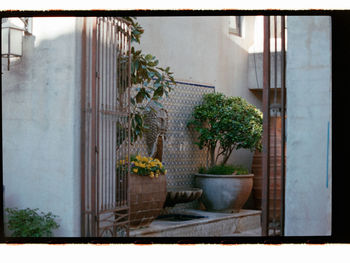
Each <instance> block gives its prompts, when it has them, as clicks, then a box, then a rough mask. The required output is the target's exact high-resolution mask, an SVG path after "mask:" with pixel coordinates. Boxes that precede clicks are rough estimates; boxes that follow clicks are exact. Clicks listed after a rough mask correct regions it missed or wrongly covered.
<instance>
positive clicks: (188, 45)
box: [136, 16, 261, 169]
mask: <svg viewBox="0 0 350 263" xmlns="http://www.w3.org/2000/svg"><path fill="white" fill-rule="evenodd" d="M137 20H138V22H139V23H140V24H141V26H142V27H143V28H144V30H145V32H144V34H143V35H142V37H141V46H138V45H136V48H141V49H142V50H143V52H144V53H146V54H147V53H151V54H153V55H155V56H156V57H157V58H158V59H159V61H160V66H169V67H170V68H171V70H172V71H173V72H174V76H175V79H176V80H181V81H185V82H191V83H200V84H208V85H213V86H215V90H216V91H217V92H222V93H225V94H226V95H229V96H241V97H243V98H245V99H247V101H248V102H250V103H252V104H254V105H256V106H258V107H259V108H261V96H260V94H255V93H253V92H251V91H250V90H249V87H248V50H249V48H250V47H251V46H252V45H253V43H254V27H255V17H254V16H245V17H243V23H242V24H243V27H242V37H239V36H236V35H233V34H230V33H229V17H228V16H199V17H191V16H184V17H180V16H178V17H139V18H138V19H137ZM252 156H253V153H251V152H250V151H248V150H239V151H237V152H235V153H233V154H232V156H231V158H230V160H229V162H233V163H237V164H242V165H244V166H246V167H248V168H249V169H250V167H251V160H252Z"/></svg>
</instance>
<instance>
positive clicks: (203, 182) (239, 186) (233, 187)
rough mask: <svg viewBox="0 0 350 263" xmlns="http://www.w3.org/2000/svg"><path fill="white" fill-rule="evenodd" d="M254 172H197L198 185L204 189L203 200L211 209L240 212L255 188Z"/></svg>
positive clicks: (208, 208)
mask: <svg viewBox="0 0 350 263" xmlns="http://www.w3.org/2000/svg"><path fill="white" fill-rule="evenodd" d="M253 176H254V175H253V174H244V175H214V174H196V186H197V187H198V188H201V189H203V194H202V197H201V201H202V202H203V204H204V205H205V207H206V208H207V210H209V211H216V212H233V213H235V212H239V210H240V209H241V208H242V207H243V205H244V204H245V202H246V201H247V200H248V198H249V195H250V192H251V191H252V188H253Z"/></svg>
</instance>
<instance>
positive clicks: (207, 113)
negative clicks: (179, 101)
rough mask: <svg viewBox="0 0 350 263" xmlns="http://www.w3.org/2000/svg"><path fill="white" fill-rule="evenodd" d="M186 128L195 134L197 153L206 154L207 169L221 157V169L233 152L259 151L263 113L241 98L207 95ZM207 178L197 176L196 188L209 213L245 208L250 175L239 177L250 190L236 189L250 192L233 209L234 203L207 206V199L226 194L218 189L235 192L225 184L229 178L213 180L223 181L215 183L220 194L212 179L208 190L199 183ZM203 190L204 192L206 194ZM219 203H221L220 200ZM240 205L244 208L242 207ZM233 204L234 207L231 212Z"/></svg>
mask: <svg viewBox="0 0 350 263" xmlns="http://www.w3.org/2000/svg"><path fill="white" fill-rule="evenodd" d="M188 124H189V125H190V126H192V127H193V128H194V129H195V131H197V132H198V141H197V142H196V144H197V145H198V146H199V148H200V149H203V148H207V150H208V152H209V156H210V164H209V165H208V166H209V167H207V168H212V167H214V166H215V165H216V164H217V163H218V161H219V157H220V156H221V157H222V160H221V162H220V165H221V166H224V165H226V163H227V161H228V159H229V157H230V155H231V153H232V152H233V150H238V149H241V148H242V149H250V150H251V151H254V150H255V149H259V150H260V149H261V136H262V113H261V111H260V110H258V109H257V108H256V107H255V106H253V105H251V104H249V103H248V102H247V101H246V100H245V99H243V98H240V97H228V96H225V95H224V94H221V93H210V94H206V95H204V97H203V103H202V104H201V105H198V106H196V107H195V108H194V112H193V118H192V120H190V122H189V123H188ZM216 152H217V153H216ZM215 153H216V154H215ZM219 170H220V169H219ZM204 173H205V172H204ZM208 176H209V175H197V184H200V185H199V187H201V188H204V189H203V191H204V192H203V199H204V204H206V203H207V204H206V206H207V208H210V209H211V210H239V209H240V207H239V206H243V205H244V203H245V202H246V200H247V198H248V197H249V194H250V191H251V187H252V178H251V177H252V176H253V175H245V176H243V175H241V177H244V178H245V179H247V178H248V177H249V180H248V181H249V186H240V187H238V188H245V189H246V190H248V191H249V192H248V194H245V196H246V198H245V197H244V198H241V196H240V199H241V200H240V201H239V204H238V205H236V203H237V202H235V201H227V203H228V204H227V205H224V204H218V206H216V205H214V204H213V202H214V201H209V202H206V200H205V199H208V198H209V197H210V195H213V196H214V197H216V196H218V193H219V192H220V191H221V192H222V191H226V190H225V189H221V188H223V187H224V186H225V185H226V186H229V187H231V188H235V186H233V185H231V184H230V183H229V182H228V181H227V180H226V179H227V178H231V177H230V176H228V175H227V176H224V175H219V176H215V177H217V178H219V179H224V178H225V181H224V182H220V183H218V185H219V186H220V187H221V188H220V190H219V191H218V189H213V187H214V185H215V184H214V183H213V180H212V179H213V177H212V176H211V179H210V180H209V181H210V185H209V186H207V185H204V184H203V182H199V181H201V180H202V179H203V178H204V177H208ZM220 177H221V178H220ZM206 179H208V178H205V180H206ZM246 181H247V180H246ZM205 188H207V191H206V190H205ZM236 188H237V187H236ZM249 189H250V190H249ZM236 190H237V189H236ZM226 195H227V193H226ZM232 195H234V196H236V198H238V197H237V195H238V196H239V195H240V194H237V191H236V192H235V193H233V194H232ZM219 199H220V200H221V202H222V199H221V198H219ZM244 199H245V200H244ZM242 200H243V201H242ZM242 202H243V204H241V203H242ZM232 203H235V205H234V207H233V208H232ZM227 206H229V207H227ZM237 207H239V208H237Z"/></svg>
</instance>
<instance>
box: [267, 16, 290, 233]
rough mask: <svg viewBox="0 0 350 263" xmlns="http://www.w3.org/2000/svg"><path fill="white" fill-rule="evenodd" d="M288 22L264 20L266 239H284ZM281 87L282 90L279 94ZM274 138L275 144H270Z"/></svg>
mask: <svg viewBox="0 0 350 263" xmlns="http://www.w3.org/2000/svg"><path fill="white" fill-rule="evenodd" d="M285 21H286V19H285V17H284V16H278V17H277V16H272V17H270V16H265V17H264V53H263V56H264V57H263V78H264V80H263V83H264V88H263V113H264V121H263V158H262V168H263V187H262V234H263V235H265V236H267V235H284V192H285V165H286V163H285V142H286V136H285V119H286V84H285V82H286V81H285V79H286V78H285V75H286V67H285V65H286V30H285V29H286V26H285ZM271 39H274V41H271ZM279 40H280V41H279ZM278 42H280V43H278ZM270 43H272V45H273V46H272V47H270ZM278 50H279V51H278ZM271 58H272V59H271ZM271 62H272V63H271ZM278 87H280V89H279V91H278ZM271 100H272V101H271ZM270 133H272V134H270ZM277 133H280V136H276V135H277ZM270 136H271V138H272V140H270ZM270 201H271V202H272V203H270ZM270 210H271V214H270ZM278 212H279V213H278Z"/></svg>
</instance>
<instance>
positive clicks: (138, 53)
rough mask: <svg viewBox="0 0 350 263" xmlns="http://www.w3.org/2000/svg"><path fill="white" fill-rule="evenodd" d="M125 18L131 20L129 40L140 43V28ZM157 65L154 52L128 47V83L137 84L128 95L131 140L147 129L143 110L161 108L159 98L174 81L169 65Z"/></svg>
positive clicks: (167, 91)
mask: <svg viewBox="0 0 350 263" xmlns="http://www.w3.org/2000/svg"><path fill="white" fill-rule="evenodd" d="M125 19H126V20H127V21H129V22H130V23H131V42H132V43H139V44H140V40H141V36H142V34H143V33H144V29H143V28H142V26H141V25H140V24H139V23H138V22H137V21H136V18H134V17H127V18H125ZM158 65H159V61H158V59H157V58H156V57H155V56H153V55H151V54H144V53H142V50H137V49H135V47H134V46H133V47H131V84H132V85H133V86H134V87H137V88H136V90H137V93H136V94H135V95H134V96H133V97H132V98H131V107H132V108H131V143H134V142H135V141H136V140H137V139H138V138H142V135H143V133H144V132H145V131H146V130H147V128H148V127H147V126H146V124H145V122H144V118H145V114H146V113H147V112H149V111H151V110H152V111H155V109H154V107H152V104H156V105H157V106H159V107H160V108H162V107H163V105H162V104H161V103H160V99H161V98H163V97H164V96H168V94H169V92H170V91H171V90H172V88H173V87H174V86H175V85H176V82H175V80H174V77H173V72H171V71H170V68H169V67H166V68H163V67H159V66H158ZM119 125H120V124H119ZM121 135H123V134H121ZM126 136H127V131H126V130H125V129H124V136H121V138H122V137H124V139H125V138H126ZM124 139H123V140H122V141H124ZM122 141H121V143H122Z"/></svg>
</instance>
